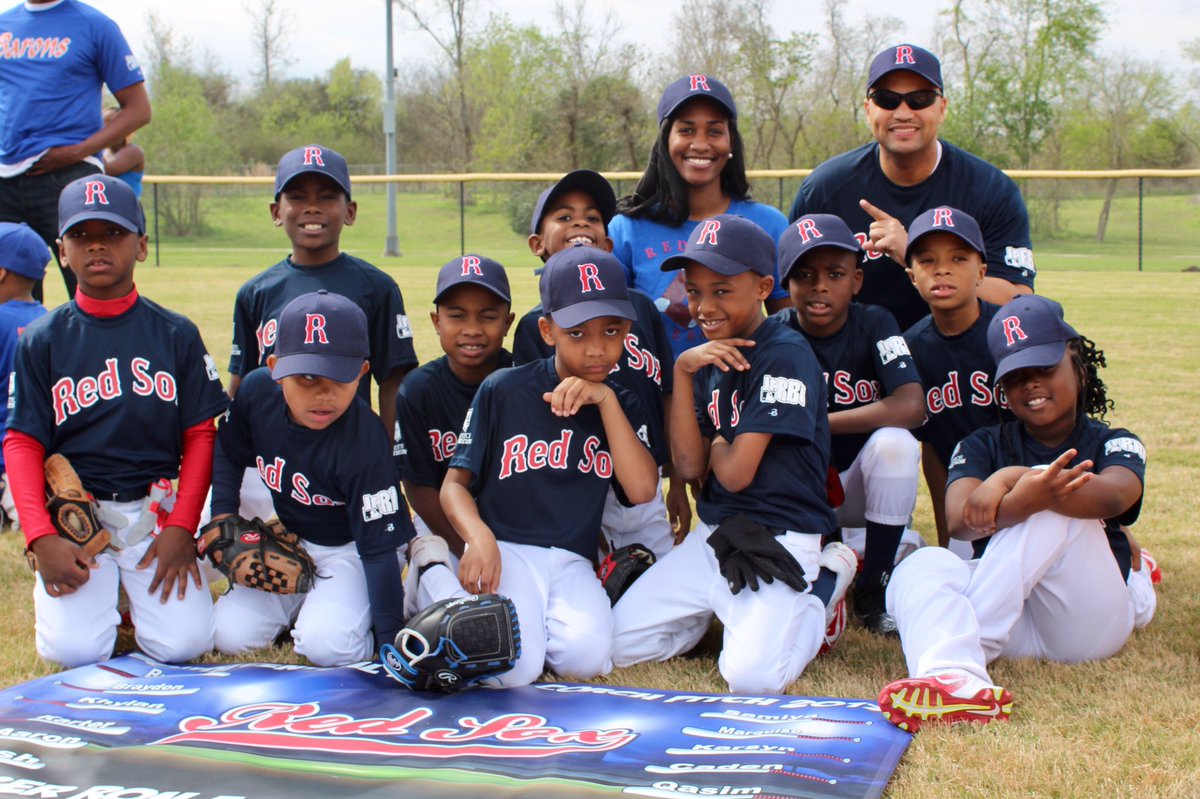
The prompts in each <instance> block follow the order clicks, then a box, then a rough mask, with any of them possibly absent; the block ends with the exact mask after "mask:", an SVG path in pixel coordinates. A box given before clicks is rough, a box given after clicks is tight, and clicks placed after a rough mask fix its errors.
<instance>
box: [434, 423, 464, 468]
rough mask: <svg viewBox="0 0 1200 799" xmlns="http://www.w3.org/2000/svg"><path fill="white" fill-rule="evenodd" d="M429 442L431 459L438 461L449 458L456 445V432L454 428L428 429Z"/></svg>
mask: <svg viewBox="0 0 1200 799" xmlns="http://www.w3.org/2000/svg"><path fill="white" fill-rule="evenodd" d="M427 432H428V433H429V444H430V446H431V447H432V448H433V459H434V460H435V461H437V462H438V463H441V462H443V461H448V460H450V456H452V455H453V454H454V448H455V447H456V446H458V433H457V432H455V431H454V430H429V431H427Z"/></svg>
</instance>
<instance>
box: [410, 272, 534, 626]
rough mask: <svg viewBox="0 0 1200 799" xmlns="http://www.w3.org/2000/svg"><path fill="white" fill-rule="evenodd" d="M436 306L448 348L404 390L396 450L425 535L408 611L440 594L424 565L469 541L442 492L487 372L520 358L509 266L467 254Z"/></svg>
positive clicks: (415, 553)
mask: <svg viewBox="0 0 1200 799" xmlns="http://www.w3.org/2000/svg"><path fill="white" fill-rule="evenodd" d="M433 304H434V306H435V310H434V311H433V312H432V313H430V314H429V316H430V318H431V319H432V320H433V327H434V329H435V330H436V331H437V334H438V342H439V343H440V344H441V345H442V351H443V352H445V353H446V354H445V355H443V356H442V357H441V358H438V359H437V360H435V361H430V362H429V363H427V364H425V365H424V366H422V367H421V368H419V369H417V370H415V371H414V372H413V373H412V374H410V375H409V376H408V377H407V378H405V380H404V383H403V385H401V386H400V393H398V394H397V395H396V427H395V446H394V449H393V451H392V456H393V457H394V458H395V461H396V469H397V470H398V471H399V473H400V479H401V480H402V481H403V483H404V493H405V495H406V496H407V497H408V501H409V503H410V504H411V505H412V508H413V513H414V516H413V526H414V527H415V528H416V530H417V537H416V538H414V539H413V541H412V543H411V544H410V545H409V548H408V554H409V570H408V576H407V583H406V590H405V593H404V602H405V615H412V613H414V612H415V611H416V609H417V608H418V607H420V606H422V605H427V604H429V603H430V602H431V601H432V600H431V599H430V598H429V597H428V596H426V597H423V598H422V599H418V590H417V573H418V571H419V570H420V569H421V567H423V566H425V565H427V564H429V563H432V562H434V561H441V562H445V563H452V564H454V563H457V561H454V560H452V559H451V553H453V557H454V558H459V557H462V552H463V542H462V539H461V538H459V537H458V533H456V532H455V531H454V526H453V525H451V524H450V521H449V520H448V519H447V518H446V514H445V512H444V511H443V510H442V504H441V500H440V499H439V497H438V492H440V491H441V488H442V480H443V479H445V477H446V471H447V470H448V469H449V468H450V457H451V456H452V455H453V454H454V447H455V445H456V444H457V443H458V434H459V432H460V431H461V430H462V426H463V419H464V418H465V417H466V415H467V409H468V408H470V407H471V400H473V399H474V398H475V392H476V391H477V390H478V389H479V384H480V383H482V382H483V379H484V378H485V377H487V376H488V375H490V374H491V373H492V372H494V371H496V370H497V369H503V368H506V367H509V366H512V355H510V354H509V353H508V351H507V350H505V349H504V337H505V336H506V335H507V334H508V329H509V327H511V326H512V322H513V314H512V311H511V308H512V299H511V297H510V292H509V286H508V275H507V274H506V273H505V271H504V267H503V266H501V265H500V264H499V263H497V262H496V261H493V260H492V259H491V258H485V257H483V256H480V255H464V256H462V257H461V258H455V259H454V260H452V261H450V262H449V263H447V264H446V265H445V266H443V267H442V270H441V271H440V272H439V273H438V280H437V295H436V296H434V298H433Z"/></svg>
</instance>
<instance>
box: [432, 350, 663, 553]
mask: <svg viewBox="0 0 1200 799" xmlns="http://www.w3.org/2000/svg"><path fill="white" fill-rule="evenodd" d="M561 382H562V380H561V378H559V376H558V373H557V372H556V371H555V369H554V359H553V358H547V359H545V360H542V361H533V362H532V363H527V364H525V365H524V366H517V367H514V368H512V369H504V370H502V371H499V372H493V373H492V374H490V375H488V376H487V378H486V379H485V380H484V381H483V383H482V384H481V385H480V386H479V391H478V392H477V393H476V394H475V401H474V402H472V403H471V409H470V410H469V411H468V412H467V417H466V419H465V420H464V422H463V429H462V435H460V436H459V437H458V444H457V446H456V448H455V450H454V456H453V457H452V458H451V459H450V466H451V467H452V468H455V469H466V470H467V471H469V472H470V473H471V475H472V480H471V487H470V488H471V494H472V495H473V496H474V497H475V503H476V505H477V506H478V507H479V516H480V518H481V519H483V521H484V523H485V524H487V526H488V527H490V528H491V530H492V534H493V535H495V536H496V540H497V541H510V542H512V543H516V544H531V545H533V546H540V547H558V548H559V549H566V550H570V551H571V552H574V553H576V554H577V555H579V556H580V557H583V558H586V559H588V560H592V559H594V558H595V556H596V542H597V541H598V540H599V538H598V536H599V535H600V519H601V516H602V515H603V513H604V501H605V497H607V495H608V486H609V483H610V482H611V481H612V479H613V477H614V472H613V459H612V454H611V453H610V452H609V449H608V436H607V435H606V434H605V432H604V423H603V421H602V420H601V418H600V410H599V409H598V408H597V407H596V406H595V405H585V406H583V407H582V408H580V409H579V412H578V413H576V414H575V415H574V416H555V415H554V413H553V412H551V410H550V405H549V403H547V402H546V400H544V399H543V398H542V395H543V394H545V393H546V392H550V391H554V389H555V388H556V387H557V386H558V384H559V383H561ZM609 385H610V386H611V387H612V389H613V390H614V391H615V392H616V395H617V398H618V399H619V400H620V402H621V407H622V408H623V409H624V410H625V415H626V416H627V417H628V418H629V423H630V425H631V426H632V427H633V429H634V430H637V429H639V428H640V427H641V426H642V425H643V424H646V422H645V417H644V414H643V413H642V409H641V408H640V407H639V404H638V402H637V401H636V399H635V398H634V397H633V395H632V394H630V393H629V392H627V391H625V390H624V389H622V388H621V387H620V386H617V385H615V384H613V383H612V382H611V381H610V382H609Z"/></svg>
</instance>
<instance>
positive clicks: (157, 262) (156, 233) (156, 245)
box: [154, 183, 162, 266]
mask: <svg viewBox="0 0 1200 799" xmlns="http://www.w3.org/2000/svg"><path fill="white" fill-rule="evenodd" d="M154 265H155V266H162V261H160V260H159V258H158V184H157V183H155V184H154Z"/></svg>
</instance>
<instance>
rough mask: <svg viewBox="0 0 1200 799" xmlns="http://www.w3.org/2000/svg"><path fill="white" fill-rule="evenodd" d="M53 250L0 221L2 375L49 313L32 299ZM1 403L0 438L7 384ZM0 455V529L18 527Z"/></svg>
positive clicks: (20, 227)
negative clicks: (25, 334) (20, 341)
mask: <svg viewBox="0 0 1200 799" xmlns="http://www.w3.org/2000/svg"><path fill="white" fill-rule="evenodd" d="M49 260H50V250H49V249H47V248H46V243H45V242H44V241H42V238H41V236H39V235H38V234H37V233H36V232H35V231H34V229H33V228H31V227H30V226H29V225H27V224H25V223H24V222H0V375H7V374H11V373H12V367H13V355H15V354H16V350H17V336H19V335H21V331H22V330H24V329H25V326H26V325H28V324H29V323H30V322H32V321H33V320H34V319H37V318H38V317H39V316H41V315H42V314H44V313H46V309H45V308H43V307H42V304H41V303H40V302H38V301H37V300H35V299H34V298H33V287H34V286H35V285H36V284H37V282H38V281H40V280H41V279H42V278H43V277H44V276H45V274H46V262H47V261H49ZM0 390H2V391H3V394H4V401H3V402H0V438H2V437H3V436H4V431H5V430H6V429H7V427H8V383H7V382H5V383H4V386H3V389H0ZM4 471H5V469H4V458H3V457H0V495H2V496H0V531H3V530H4V529H6V528H8V527H9V526H10V525H11V526H12V527H14V528H15V527H17V526H18V524H19V522H18V517H17V511H16V507H15V506H14V505H13V501H12V492H11V491H9V490H8V475H7V474H3V472H4Z"/></svg>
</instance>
